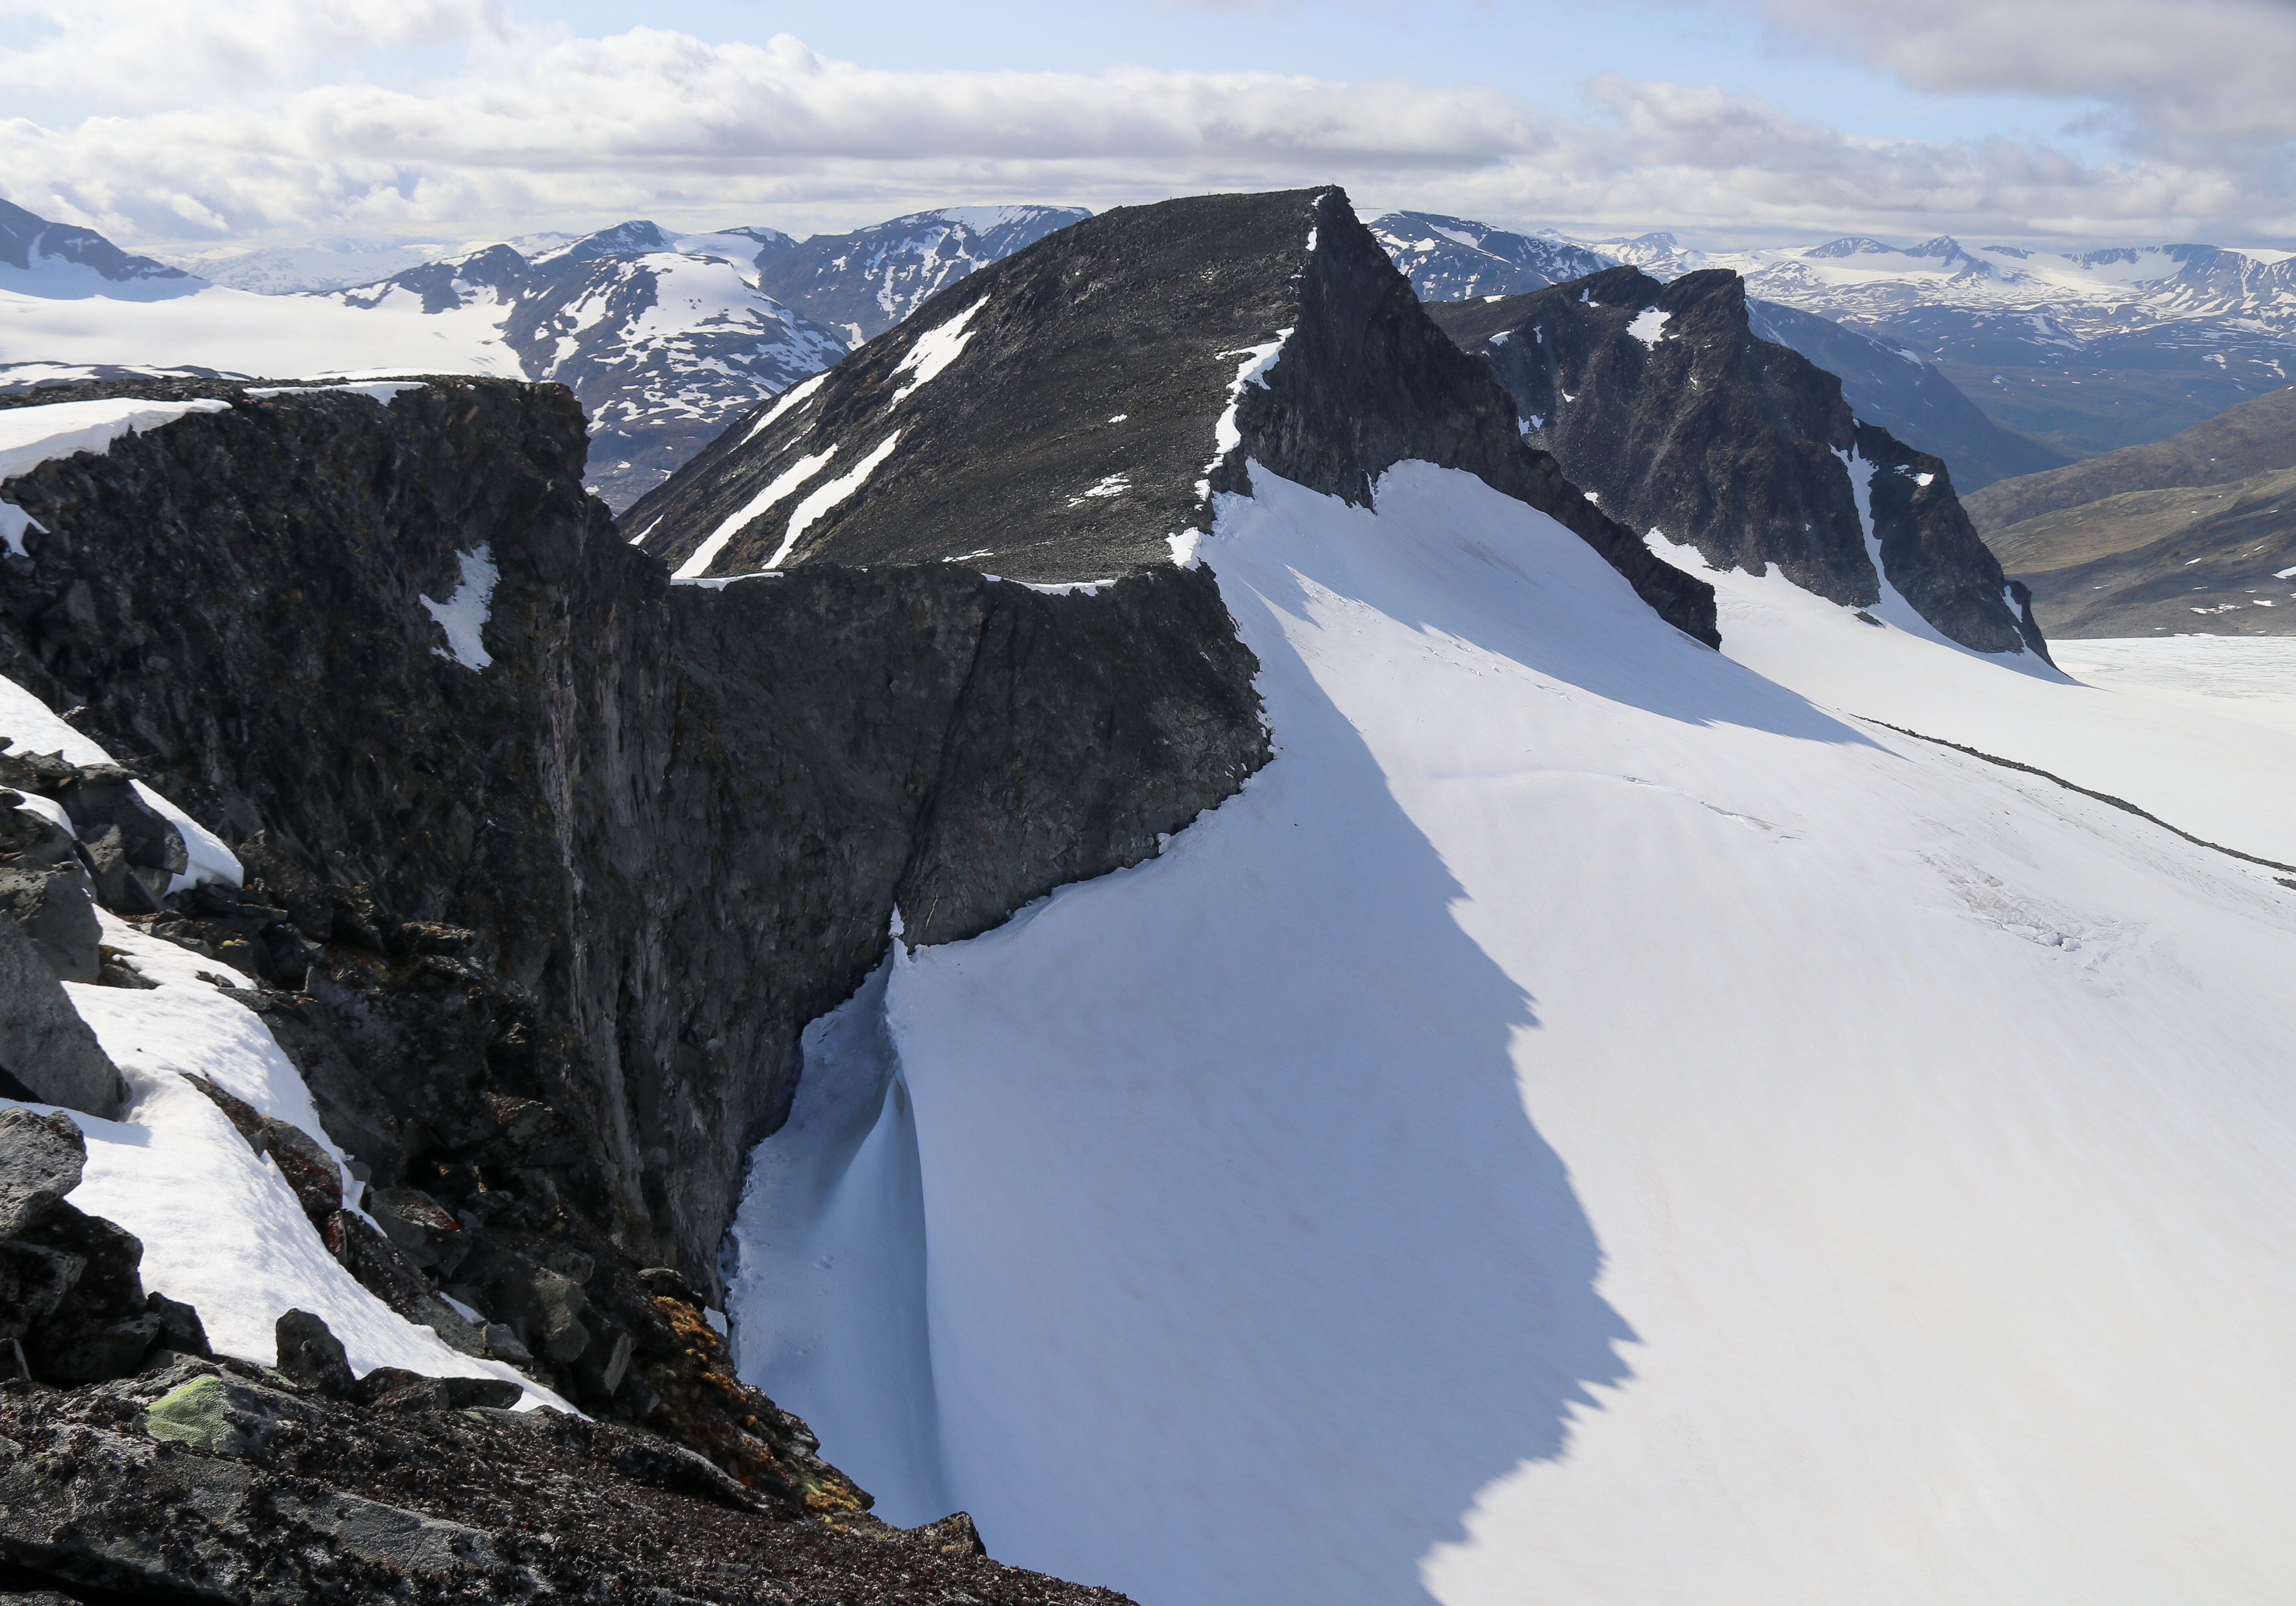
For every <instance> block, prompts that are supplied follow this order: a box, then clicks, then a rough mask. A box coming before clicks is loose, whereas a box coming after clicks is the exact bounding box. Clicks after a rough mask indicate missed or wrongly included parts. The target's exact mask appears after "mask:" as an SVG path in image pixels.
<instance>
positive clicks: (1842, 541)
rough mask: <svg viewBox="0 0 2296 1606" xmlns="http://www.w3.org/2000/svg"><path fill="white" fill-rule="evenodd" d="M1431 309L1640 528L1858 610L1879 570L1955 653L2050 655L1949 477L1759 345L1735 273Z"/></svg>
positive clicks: (1630, 280) (1532, 432)
mask: <svg viewBox="0 0 2296 1606" xmlns="http://www.w3.org/2000/svg"><path fill="white" fill-rule="evenodd" d="M1429 311H1430V313H1431V315H1432V316H1433V317H1434V318H1435V321H1436V322H1437V323H1439V325H1441V326H1442V327H1443V328H1444V329H1445V331H1446V332H1447V333H1448V334H1450V336H1451V338H1452V339H1453V340H1455V341H1456V342H1458V344H1459V346H1460V348H1461V349H1462V350H1465V351H1468V352H1471V353H1473V354H1474V355H1475V356H1476V357H1478V358H1480V359H1482V360H1483V361H1484V362H1485V363H1486V364H1487V365H1488V367H1489V369H1490V371H1491V372H1492V373H1493V374H1494V375H1497V378H1498V379H1499V381H1500V382H1501V383H1503V384H1505V387H1506V389H1507V391H1508V393H1509V394H1510V395H1511V396H1513V399H1514V402H1515V405H1516V407H1517V408H1520V409H1521V413H1522V416H1523V422H1524V424H1525V426H1526V428H1527V429H1528V431H1529V438H1530V439H1532V440H1534V441H1538V443H1539V444H1541V445H1542V446H1544V447H1546V449H1548V450H1550V451H1552V452H1553V453H1554V456H1555V457H1556V459H1557V460H1558V461H1559V462H1560V463H1561V464H1562V469H1563V472H1564V473H1566V474H1569V475H1570V478H1571V479H1572V481H1574V482H1577V483H1579V484H1580V485H1583V486H1585V487H1587V490H1590V491H1592V492H1593V493H1595V495H1597V496H1598V497H1599V498H1601V501H1602V505H1603V508H1604V509H1605V510H1606V511H1607V512H1609V513H1610V514H1611V515H1613V516H1615V517H1617V518H1619V519H1621V520H1623V521H1625V522H1626V523H1628V524H1629V525H1631V526H1632V527H1633V528H1635V529H1636V530H1638V531H1649V530H1652V529H1656V530H1658V531H1662V532H1663V533H1664V534H1665V535H1666V537H1667V538H1668V539H1670V540H1675V541H1678V542H1686V543H1687V544H1689V545H1691V546H1693V547H1695V548H1698V550H1699V552H1700V553H1701V554H1702V556H1704V557H1705V558H1706V560H1707V561H1708V562H1709V563H1710V564H1714V565H1715V566H1716V567H1718V568H1743V569H1749V570H1752V571H1754V572H1760V570H1761V568H1762V566H1763V565H1764V564H1776V565H1777V566H1778V568H1779V569H1780V570H1781V571H1782V572H1784V574H1785V575H1786V577H1787V578H1788V579H1790V580H1792V581H1793V582H1794V583H1795V584H1797V585H1799V586H1801V587H1803V588H1804V589H1808V590H1810V591H1814V592H1816V594H1817V595H1818V596H1821V597H1829V598H1831V599H1832V600H1833V601H1835V602H1839V603H1843V604H1846V605H1854V606H1859V607H1864V606H1870V605H1873V604H1874V603H1875V602H1877V601H1878V600H1880V597H1881V584H1882V574H1886V576H1887V579H1888V581H1889V583H1890V585H1891V586H1893V587H1894V588H1896V589H1897V590H1898V593H1899V594H1900V595H1902V596H1903V597H1905V598H1906V600H1907V602H1908V603H1910V604H1911V605H1913V607H1914V608H1915V611H1917V612H1918V613H1919V614H1921V615H1922V617H1923V618H1924V619H1926V620H1927V621H1929V622H1930V623H1931V624H1932V625H1934V626H1935V627H1936V628H1937V629H1938V630H1940V631H1942V632H1943V633H1944V634H1946V635H1947V636H1949V637H1951V638H1953V639H1954V640H1956V641H1958V642H1960V643H1961V644H1962V645H1964V647H1972V648H1975V649H1976V650H1977V651H1980V652H1987V653H2007V652H2024V651H2029V650H2030V651H2032V652H2036V653H2041V654H2043V655H2045V656H2046V647H2045V646H2044V644H2043V641H2042V638H2041V633H2040V630H2039V627H2038V626H2037V625H2036V624H2035V623H2034V622H2033V620H2032V611H2031V607H2030V597H2027V596H2026V595H2025V593H2024V592H2023V590H2022V589H2021V588H2020V587H2017V586H2015V585H2014V584H2013V582H2011V581H2008V580H2007V579H2006V578H2005V576H2004V575H2003V574H2002V572H2001V565H2000V564H1999V562H1998V561H1997V560H1996V559H1995V557H1994V556H1993V555H1992V553H1991V552H1989V550H1987V548H1986V547H1985V544H1984V542H1982V541H1981V540H1980V539H1978V537H1977V532H1976V531H1975V530H1974V529H1973V528H1972V527H1971V524H1970V522H1969V517H1968V515H1966V514H1965V513H1964V512H1963V511H1962V508H1961V504H1960V502H1959V501H1958V500H1957V499H1956V498H1955V496H1954V491H1953V482H1952V479H1951V476H1950V475H1949V474H1948V471H1947V468H1946V465H1945V464H1944V463H1943V462H1941V461H1940V460H1939V459H1938V458H1936V457H1930V456H1929V455H1928V454H1926V453H1923V452H1917V451H1915V450H1914V449H1911V448H1910V447H1907V446H1906V445H1905V444H1904V443H1903V442H1901V441H1898V440H1897V439H1896V438H1895V437H1894V436H1892V435H1890V433H1889V432H1887V431H1886V430H1882V429H1879V428H1877V427H1875V426H1874V425H1872V424H1864V423H1861V422H1859V421H1858V420H1857V418H1855V417H1854V416H1852V415H1851V413H1850V410H1849V406H1848V404H1847V403H1845V402H1844V401H1843V400H1842V396H1841V382H1840V381H1839V380H1837V379H1835V378H1834V377H1833V375H1830V374H1827V373H1825V371H1824V370H1822V369H1820V368H1818V367H1817V366H1815V365H1814V364H1812V363H1811V362H1809V361H1808V359H1807V358H1804V357H1802V356H1800V354H1799V353H1798V352H1795V351H1792V350H1788V349H1787V348H1785V347H1784V346H1780V345H1775V344H1772V343H1771V342H1767V341H1762V340H1758V339H1756V338H1755V337H1754V335H1753V334H1752V333H1751V330H1750V329H1749V327H1748V325H1747V314H1746V289H1745V284H1744V281H1743V280H1742V279H1740V278H1739V277H1738V276H1737V275H1736V274H1734V273H1730V272H1726V271H1724V270H1720V269H1712V270H1708V271H1705V272H1700V273H1693V274H1685V275H1684V276H1682V277H1681V278H1678V279H1676V280H1674V281H1672V282H1671V283H1669V284H1660V283H1659V282H1658V281H1657V280H1655V279H1652V278H1651V277H1650V276H1648V275H1646V274H1644V273H1643V272H1642V271H1641V270H1640V269H1638V268H1609V269H1606V270H1604V271H1603V272H1602V273H1598V274H1594V275H1590V276H1588V277H1587V278H1584V279H1579V280H1575V281H1573V282H1571V283H1570V284H1558V285H1555V286H1554V287H1552V288H1550V289H1546V290H1541V291H1535V292H1531V293H1529V294H1528V295H1521V296H1509V297H1506V298H1504V299H1502V300H1497V301H1468V302H1453V303H1444V304H1438V305H1436V306H1434V307H1431V308H1430V309H1429ZM1861 503H1862V504H1863V505H1864V517H1863V518H1861V512H1860V509H1861ZM1869 520H1870V523H1871V528H1872V534H1873V537H1874V551H1878V553H1879V561H1880V568H1881V571H1882V573H1877V572H1876V570H1875V558H1874V551H1869V549H1868V546H1867V540H1866V522H1867V521H1869ZM2012 599H2013V600H2012Z"/></svg>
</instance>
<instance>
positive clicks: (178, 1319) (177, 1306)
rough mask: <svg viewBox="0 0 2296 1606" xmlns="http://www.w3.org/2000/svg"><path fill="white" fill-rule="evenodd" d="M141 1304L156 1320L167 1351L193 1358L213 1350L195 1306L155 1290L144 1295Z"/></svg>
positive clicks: (209, 1353) (161, 1341)
mask: <svg viewBox="0 0 2296 1606" xmlns="http://www.w3.org/2000/svg"><path fill="white" fill-rule="evenodd" d="M143 1306H144V1309H145V1310H146V1311H148V1312H149V1313H150V1314H152V1316H154V1317H156V1318H157V1319H158V1320H159V1323H160V1335H159V1342H160V1345H161V1346H162V1347H164V1348H165V1349H166V1350H167V1351H168V1352H169V1353H171V1354H174V1355H178V1356H192V1357H203V1356H207V1355H212V1354H214V1353H215V1352H214V1351H213V1350H211V1349H210V1348H209V1347H208V1329H207V1323H205V1322H201V1320H200V1313H199V1311H198V1309H197V1307H195V1306H193V1305H186V1304H184V1302H183V1301H182V1300H180V1299H170V1298H168V1297H167V1296H166V1295H165V1294H161V1293H158V1292H156V1291H155V1292H153V1293H150V1294H147V1295H145V1296H144V1297H143ZM147 1364H148V1363H147Z"/></svg>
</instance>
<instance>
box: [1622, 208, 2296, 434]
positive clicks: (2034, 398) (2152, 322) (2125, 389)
mask: <svg viewBox="0 0 2296 1606" xmlns="http://www.w3.org/2000/svg"><path fill="white" fill-rule="evenodd" d="M1595 249H1596V250H1599V251H1606V252H1609V253H1611V255H1613V256H1615V257H1617V258H1618V259H1620V261H1625V262H1632V263H1634V264H1635V265H1636V267H1639V268H1643V269H1644V271H1645V272H1648V273H1650V274H1652V275H1653V276H1657V277H1659V278H1672V277H1676V276H1680V275H1682V274H1685V273H1690V272H1693V271H1695V270H1697V269H1699V268H1730V269H1732V270H1734V271H1735V272H1737V273H1738V274H1741V275H1743V276H1744V278H1745V280H1746V289H1747V292H1748V293H1749V294H1751V295H1754V296H1757V297H1759V298H1761V299H1763V300H1765V301H1775V302H1782V303H1784V304H1785V305H1787V306H1791V307H1798V308H1800V309H1802V310H1804V311H1806V312H1814V313H1816V314H1818V315H1820V316H1821V317H1829V318H1833V319H1834V320H1835V321H1837V322H1840V323H1842V324H1846V325H1849V326H1851V327H1853V328H1857V329H1860V330H1863V331H1865V332H1866V333H1868V334H1873V335H1874V336H1876V337H1877V338H1880V339H1882V340H1884V341H1887V342H1891V343H1894V344H1897V345H1899V346H1902V347H1904V348H1906V349H1907V350H1910V351H1914V352H1916V353H1918V354H1919V355H1920V356H1921V357H1922V358H1924V359H1926V360H1927V361H1929V362H1931V363H1932V364H1934V365H1935V366H1937V368H1938V370H1939V372H1940V373H1942V374H1944V375H1946V377H1948V378H1949V379H1951V380H1952V381H1953V382H1954V383H1956V384H1957V385H1959V386H1960V387H1961V389H1962V390H1963V391H1964V392H1966V393H1967V394H1968V395H1969V396H1970V398H1971V399H1972V400H1974V401H1975V402H1976V403H1977V404H1978V405H1979V406H1980V407H1981V408H1984V409H1985V411H1986V412H1987V413H1988V414H1989V416H1992V417H1993V418H1995V419H1996V420H1997V421H1999V422H2000V423H2003V424H2007V425H2009V426H2010V427H2012V428H2013V429H2018V430H2022V431H2024V432H2028V433H2030V434H2033V435H2037V436H2038V437H2039V438H2041V439H2042V440H2044V441H2048V442H2049V443H2050V444H2051V445H2053V446H2055V447H2058V448H2060V449H2062V450H2064V451H2065V452H2066V453H2067V454H2068V455H2070V456H2075V457H2088V456H2092V455H2095V454H2096V453H2099V452H2106V451H2112V450H2113V449H2117V448H2119V447H2123V446H2130V445H2135V444H2137V443H2139V442H2142V441H2157V440H2160V439H2161V437H2162V436H2164V435H2169V434H2173V433H2175V432H2177V430H2180V429H2183V428H2184V427H2185V426H2186V425H2188V424H2197V423H2199V422H2200V421H2201V420H2202V419H2203V418H2207V417H2210V416H2213V415H2215V414H2217V413H2218V412H2221V411H2223V410H2224V409H2225V408H2227V407H2230V406H2232V405H2234V404H2235V403H2236V402H2240V401H2243V400H2246V399H2249V398H2250V397H2252V396H2259V395H2261V394H2263V393H2264V392H2265V391H2272V390H2277V389H2278V388H2279V387H2280V386H2282V385H2284V384H2286V383H2289V382H2290V381H2291V380H2292V379H2296V253H2290V252H2286V251H2227V250H2224V249H2221V248H2219V247H2217V246H2213V245H2150V246H2135V247H2128V246H2120V247H2112V248H2108V249H2104V250H2099V251H2081V252H2064V253H2060V252H2054V251H2028V250H2025V249H2023V248H2022V247H2020V246H2014V245H1983V246H1979V247H1977V248H1975V249H1974V250H1972V249H1969V248H1966V247H1964V245H1963V244H1962V243H1960V242H1959V241H1956V240H1953V239H1949V238H1946V237H1943V236H1940V237H1939V238H1937V239H1933V240H1926V241H1923V242H1922V243H1918V244H1914V245H1903V246H1900V245H1891V244H1889V243H1886V242H1883V241H1881V240H1874V239H1870V238H1866V237H1862V236H1857V237H1851V238H1847V239H1841V240H1831V241H1828V242H1826V243H1824V244H1822V245H1809V246H1790V247H1782V248H1777V249H1773V250H1762V251H1691V250H1686V249H1685V248H1684V247H1683V246H1682V245H1680V244H1679V243H1677V242H1676V240H1675V239H1674V237H1673V236H1672V235H1642V236H1640V237H1639V238H1636V239H1633V240H1614V241H1606V242H1604V243H1601V244H1600V245H1597V246H1596V247H1595Z"/></svg>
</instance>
